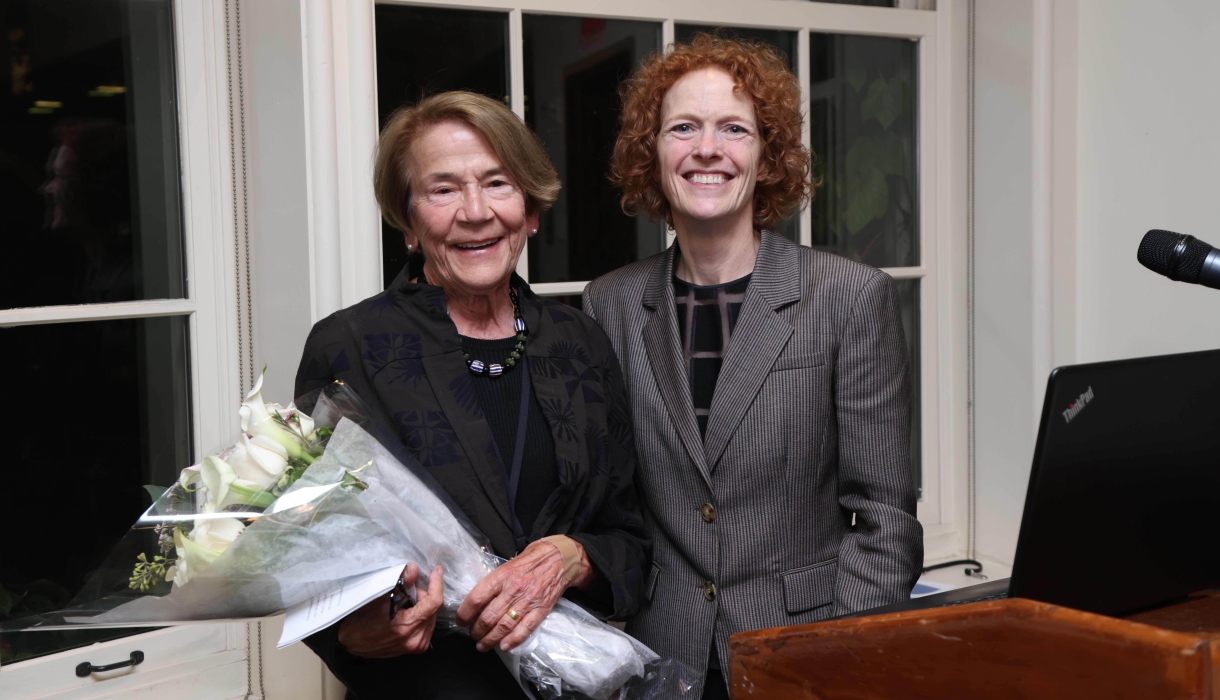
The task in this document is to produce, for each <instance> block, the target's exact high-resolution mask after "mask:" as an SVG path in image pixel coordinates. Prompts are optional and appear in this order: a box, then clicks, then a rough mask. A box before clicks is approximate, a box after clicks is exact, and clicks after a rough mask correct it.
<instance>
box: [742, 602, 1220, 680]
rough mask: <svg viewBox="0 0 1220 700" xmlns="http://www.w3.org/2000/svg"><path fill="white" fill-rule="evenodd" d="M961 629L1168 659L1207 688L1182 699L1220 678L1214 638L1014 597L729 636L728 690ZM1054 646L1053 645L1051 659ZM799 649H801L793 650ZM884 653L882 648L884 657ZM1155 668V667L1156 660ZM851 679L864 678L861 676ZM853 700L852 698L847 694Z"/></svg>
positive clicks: (1174, 673) (1183, 676) (1119, 668)
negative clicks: (795, 667)
mask: <svg viewBox="0 0 1220 700" xmlns="http://www.w3.org/2000/svg"><path fill="white" fill-rule="evenodd" d="M963 626H965V628H966V629H977V630H980V631H983V630H989V631H990V632H991V634H992V635H993V636H994V634H995V631H996V630H998V629H1001V628H1004V627H1013V626H1024V627H1025V628H1026V629H1027V630H1028V629H1033V628H1037V629H1038V630H1045V634H1047V635H1055V639H1056V642H1057V643H1060V642H1062V643H1063V644H1069V645H1071V644H1076V645H1079V646H1078V648H1083V649H1088V648H1090V647H1093V648H1111V649H1124V650H1125V653H1126V654H1127V655H1128V657H1130V656H1131V655H1134V656H1136V657H1137V658H1146V659H1149V660H1152V659H1164V660H1166V662H1165V663H1166V664H1167V665H1166V667H1165V669H1166V676H1167V677H1172V678H1173V679H1174V680H1173V682H1180V684H1181V685H1182V686H1183V687H1190V688H1200V689H1202V694H1198V695H1196V694H1194V693H1193V692H1192V693H1189V694H1188V695H1185V696H1182V697H1200V698H1203V697H1210V696H1212V695H1213V678H1214V677H1215V678H1216V680H1220V674H1217V673H1215V670H1214V669H1213V664H1214V663H1215V659H1216V658H1217V656H1216V653H1217V650H1218V648H1220V644H1213V643H1212V642H1211V640H1210V639H1209V635H1206V634H1198V633H1192V632H1183V631H1174V630H1170V629H1164V628H1161V627H1156V626H1153V625H1150V624H1145V623H1142V622H1135V621H1131V620H1123V619H1119V618H1114V617H1108V616H1105V615H1099V614H1095V613H1088V612H1084V611H1081V610H1075V609H1072V608H1066V607H1063V606H1058V605H1051V604H1049V603H1041V602H1037V601H1033V600H1028V599H1023V598H1009V599H1003V600H996V601H985V602H980V603H972V604H966V605H955V606H946V607H940V608H928V609H922V610H907V611H902V612H894V613H887V614H882V615H876V616H871V617H857V618H849V619H843V620H827V621H823V622H814V623H809V624H805V625H797V626H792V627H781V628H774V629H769V630H756V631H750V632H740V633H738V634H734V635H732V636H731V637H730V638H729V671H730V689H731V692H732V695H733V697H735V698H738V697H742V698H744V697H749V696H755V697H756V695H754V694H753V691H755V690H758V689H760V688H758V687H756V685H755V683H756V681H757V679H759V678H760V677H761V675H762V674H767V673H770V674H771V675H772V677H773V678H776V679H779V681H780V683H779V686H777V687H780V686H783V683H785V682H786V683H787V686H784V687H789V686H791V687H794V686H795V685H798V684H799V685H802V686H805V685H809V684H808V683H803V682H800V679H801V676H800V673H794V672H793V671H792V670H791V668H786V669H784V670H783V671H782V672H781V671H780V667H779V666H778V660H781V659H786V660H787V661H788V662H789V663H790V662H791V661H792V660H802V661H801V663H802V665H804V664H808V666H807V668H809V669H815V668H817V669H821V668H823V666H819V665H818V664H819V662H826V661H828V660H833V659H834V658H835V657H834V655H835V653H840V654H841V653H842V652H843V650H848V652H847V653H849V654H851V658H852V659H854V661H852V663H857V664H860V665H859V666H857V667H856V668H857V669H860V668H865V669H867V668H868V667H867V666H866V665H865V664H867V663H871V662H870V661H868V660H866V659H864V658H862V657H858V656H857V655H856V653H855V652H856V651H860V650H865V651H868V650H870V649H871V648H873V647H878V646H880V645H882V642H877V643H873V641H872V640H887V639H890V640H901V643H903V644H908V645H911V644H912V643H918V641H919V640H920V639H921V638H924V639H927V640H929V641H930V642H936V643H940V642H939V640H937V639H935V638H941V639H954V640H958V641H959V642H960V641H961V640H960V639H959V638H958V637H955V636H947V635H945V634H940V633H939V632H937V631H936V630H937V628H940V627H947V628H953V629H955V630H959V631H958V632H954V633H953V634H961V633H960V630H961V629H963V628H964V627H963ZM944 631H946V632H948V631H949V630H944ZM866 640H868V641H867V643H865V641H866ZM898 643H899V642H895V644H898ZM967 643H969V640H967ZM1055 646H1056V645H1048V649H1047V653H1050V652H1051V650H1052V648H1053V647H1055ZM1213 647H1216V648H1213ZM907 648H908V649H910V648H915V649H918V647H907ZM797 649H800V651H794V650H797ZM805 649H808V650H809V651H805ZM977 649H978V647H976V648H975V649H974V650H973V651H975V652H977ZM853 650H854V651H853ZM881 651H882V650H881V649H877V652H878V653H880V652H881ZM822 652H825V653H822ZM1022 652H1023V653H1026V654H1035V655H1036V654H1037V653H1041V650H1033V651H1030V650H1028V649H1023V650H1022ZM908 653H909V652H908ZM914 653H916V654H918V653H919V652H918V651H916V652H914ZM819 657H820V658H819ZM889 658H891V659H892V658H893V657H892V656H891V657H889ZM990 658H991V659H992V660H993V661H994V660H997V659H998V660H999V663H1001V664H1002V663H1003V661H1004V655H1003V654H1002V653H994V652H992V653H991V657H990ZM773 660H776V661H777V664H776V665H773V664H772V661H773ZM1128 663H1129V662H1128ZM1149 663H1150V664H1152V665H1153V666H1155V664H1154V663H1152V662H1151V661H1149ZM1125 670H1127V666H1124V665H1122V664H1118V665H1116V667H1115V674H1116V675H1121V673H1122V672H1123V671H1125ZM1216 670H1220V669H1216ZM825 673H826V672H825V671H822V670H817V671H813V670H811V671H810V675H811V676H812V675H816V674H822V675H823V676H824V675H825ZM781 676H782V678H781ZM852 677H853V678H858V677H859V674H856V675H854V676H852ZM743 679H747V680H748V682H744V681H743ZM820 680H822V681H824V680H825V679H824V678H821V679H820ZM873 680H874V681H875V680H876V678H875V677H874V678H873ZM847 682H849V681H847V679H846V678H844V683H847ZM823 685H824V683H823ZM810 690H812V688H810ZM849 696H851V695H850V694H845V695H843V697H849ZM773 697H777V696H773ZM794 697H821V695H807V696H806V695H804V694H803V693H802V694H801V695H799V696H794ZM852 697H854V696H852ZM861 697H864V696H861Z"/></svg>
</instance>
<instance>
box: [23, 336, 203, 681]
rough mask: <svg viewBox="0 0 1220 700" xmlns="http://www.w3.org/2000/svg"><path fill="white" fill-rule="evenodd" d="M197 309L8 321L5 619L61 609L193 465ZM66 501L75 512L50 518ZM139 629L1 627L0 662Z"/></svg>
mask: <svg viewBox="0 0 1220 700" xmlns="http://www.w3.org/2000/svg"><path fill="white" fill-rule="evenodd" d="M187 357H188V345H187V317H185V316H173V317H166V318H149V319H139V320H122V321H91V322H82V323H59V324H50V325H42V326H25V327H20V328H12V329H0V367H4V368H6V372H5V383H6V387H5V393H6V395H8V396H9V397H21V398H20V400H16V399H12V400H8V401H3V402H0V425H7V426H19V428H20V429H19V430H10V431H8V434H7V436H6V438H5V441H6V446H5V463H4V478H5V484H4V487H3V488H0V603H3V605H0V620H6V619H18V618H21V617H25V616H27V615H32V614H37V613H40V612H45V611H50V610H56V609H59V608H61V607H63V606H64V605H65V604H67V603H68V601H69V599H70V598H71V597H72V596H74V595H76V594H77V593H79V592H80V591H81V589H82V587H83V586H84V585H85V583H86V581H87V580H88V579H89V578H90V576H91V574H92V573H93V570H94V569H95V568H96V567H97V566H98V565H99V564H101V562H102V560H103V559H104V558H105V557H106V555H107V554H108V553H109V552H110V550H111V548H112V547H114V545H115V543H116V542H118V541H119V539H120V538H121V537H122V536H123V535H124V534H126V533H127V532H128V530H129V529H130V528H131V524H132V523H134V522H135V521H136V518H138V517H139V516H140V514H141V513H142V512H144V510H145V509H147V508H148V506H149V505H150V504H151V502H152V501H151V498H150V497H149V495H148V493H147V492H146V491H145V490H144V488H143V487H144V485H145V484H158V485H161V486H168V485H169V484H171V483H173V481H174V479H176V478H177V476H178V472H179V471H180V470H181V469H183V468H184V467H186V466H189V465H190V464H191V419H190V395H189V390H188V376H189V375H188V366H187ZM55 504H60V506H61V509H62V508H67V511H65V512H64V513H63V514H62V515H63V516H64V517H47V508H48V507H52V506H54V505H55ZM138 631H140V630H130V629H128V630H93V631H84V632H76V631H73V632H16V633H11V634H5V635H0V664H8V663H12V662H13V661H16V660H20V659H23V658H30V657H32V656H39V655H43V654H48V653H53V652H56V651H60V650H63V649H67V648H71V647H76V646H81V645H84V644H91V643H93V642H95V641H98V640H100V639H110V638H114V637H119V636H124V635H127V634H134V633H136V632H138Z"/></svg>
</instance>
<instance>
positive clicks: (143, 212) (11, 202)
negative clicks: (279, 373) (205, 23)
mask: <svg viewBox="0 0 1220 700" xmlns="http://www.w3.org/2000/svg"><path fill="white" fill-rule="evenodd" d="M170 6H171V3H170V2H169V0H142V1H134V0H132V1H122V0H109V1H101V0H38V1H37V2H22V1H19V0H4V1H2V2H0V22H3V24H4V27H3V30H4V34H3V41H6V42H7V55H8V56H9V66H8V70H5V71H4V75H3V77H0V82H2V83H4V84H3V85H0V114H2V115H3V116H2V117H0V125H2V126H3V128H0V211H3V212H4V224H3V226H0V308H6V309H8V308H15V307H23V306H47V305H53V304H86V303H96V302H114V301H131V300H134V299H161V298H181V297H183V296H185V293H186V288H185V277H184V272H183V270H184V267H183V257H182V255H183V250H182V224H181V213H180V202H179V189H178V187H179V185H178V134H177V96H176V94H175V92H174V49H173V31H172V29H173V23H172V18H171V16H170Z"/></svg>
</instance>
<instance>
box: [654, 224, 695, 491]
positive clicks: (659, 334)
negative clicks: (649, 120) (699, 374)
mask: <svg viewBox="0 0 1220 700" xmlns="http://www.w3.org/2000/svg"><path fill="white" fill-rule="evenodd" d="M676 249H677V246H676V245H672V246H670V247H669V251H668V252H667V253H666V254H665V257H663V258H661V262H660V264H658V265H657V266H656V267H655V268H654V270H653V275H652V278H651V279H650V280H649V282H648V286H647V287H646V288H645V290H644V306H646V307H648V308H650V309H652V317H651V318H650V319H648V322H647V323H645V324H644V347H645V348H647V350H648V364H649V365H651V366H652V373H653V376H654V377H655V378H656V381H657V386H658V387H659V388H660V390H661V400H662V401H664V402H665V408H666V409H668V411H669V415H670V418H672V419H673V421H674V427H675V428H676V429H677V431H678V437H679V438H681V440H682V444H683V445H684V446H685V447H686V451H687V453H688V454H689V455H690V458H691V461H693V462H694V463H695V466H696V467H697V468H698V469H699V473H700V474H702V475H703V479H704V481H706V482H707V484H708V487H709V488H710V487H711V483H712V480H711V473H710V472H709V470H708V461H707V459H706V456H705V454H704V450H703V440H702V438H701V437H700V436H699V423H698V421H697V420H696V419H695V406H694V404H693V403H692V402H691V397H690V379H689V373H688V372H687V367H686V362H685V361H684V360H683V356H682V347H681V344H680V341H679V339H678V312H677V309H676V308H675V307H674V286H673V282H672V281H670V279H669V278H670V275H672V274H673V263H674V252H675V250H676Z"/></svg>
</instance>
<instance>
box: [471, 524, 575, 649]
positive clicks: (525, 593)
mask: <svg viewBox="0 0 1220 700" xmlns="http://www.w3.org/2000/svg"><path fill="white" fill-rule="evenodd" d="M576 546H577V547H578V549H579V552H580V558H581V567H580V569H581V571H580V575H579V576H577V579H576V580H575V581H569V580H568V578H567V577H566V576H565V575H564V571H563V555H562V554H561V553H560V552H559V548H558V547H556V546H555V545H553V544H551V543H549V542H533V543H531V544H530V546H528V547H526V548H525V551H524V552H521V554H518V555H517V556H516V557H514V558H512V559H510V560H509V561H507V562H505V563H504V564H502V565H500V567H499V568H497V569H496V570H495V571H492V572H491V573H490V574H488V575H487V576H485V577H483V580H482V581H479V583H478V585H476V586H475V587H474V589H473V590H471V591H470V593H469V594H468V595H467V596H466V600H463V601H462V605H461V607H459V608H458V611H457V621H458V624H459V625H463V626H466V627H470V636H471V638H472V639H474V641H475V642H476V644H475V646H476V647H477V648H478V650H479V651H487V650H488V649H491V648H493V647H495V646H496V645H497V644H499V645H500V650H501V651H510V650H512V649H514V648H515V647H517V646H518V645H519V644H521V643H522V642H524V641H525V640H526V639H527V638H528V637H529V636H530V634H531V633H533V631H534V630H535V629H537V627H538V625H540V624H542V620H543V619H545V618H546V616H547V614H548V613H550V612H551V608H553V607H554V606H555V601H557V600H559V597H560V596H562V595H563V592H564V591H566V590H567V589H568V587H569V586H573V585H580V584H581V583H583V582H584V579H587V578H590V577H591V576H592V575H593V573H592V567H591V566H590V565H589V563H588V557H587V555H586V554H585V550H584V547H581V546H580V544H579V543H576ZM510 609H511V610H512V611H513V612H515V613H517V615H518V616H519V617H518V619H513V617H512V616H510V615H509V614H508V611H509V610H510Z"/></svg>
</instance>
